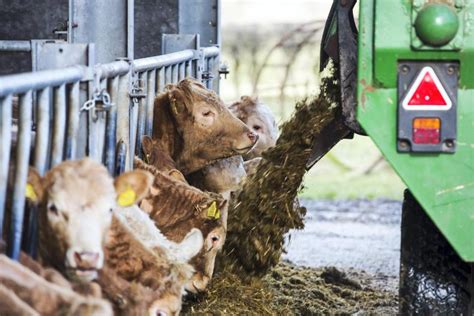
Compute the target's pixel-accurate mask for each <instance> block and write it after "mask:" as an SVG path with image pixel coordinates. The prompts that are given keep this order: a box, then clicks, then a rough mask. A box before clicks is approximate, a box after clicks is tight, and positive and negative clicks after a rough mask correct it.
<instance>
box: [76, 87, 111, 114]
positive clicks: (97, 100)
mask: <svg viewBox="0 0 474 316" xmlns="http://www.w3.org/2000/svg"><path fill="white" fill-rule="evenodd" d="M98 104H100V106H98ZM113 106H114V104H113V103H112V102H110V95H109V94H108V93H107V91H106V90H105V89H103V90H101V91H99V92H96V93H94V94H93V95H92V98H91V99H89V100H87V101H86V102H84V104H83V105H82V107H81V112H82V111H90V110H92V109H94V110H95V111H108V110H109V109H110V108H111V107H113Z"/></svg>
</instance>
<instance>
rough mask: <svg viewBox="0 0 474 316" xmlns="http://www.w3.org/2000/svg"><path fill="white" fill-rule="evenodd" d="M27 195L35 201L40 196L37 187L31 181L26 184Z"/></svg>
mask: <svg viewBox="0 0 474 316" xmlns="http://www.w3.org/2000/svg"><path fill="white" fill-rule="evenodd" d="M25 197H26V198H27V199H30V200H31V201H33V202H36V200H38V196H37V195H36V192H35V189H34V188H33V186H32V185H31V183H27V184H26V188H25Z"/></svg>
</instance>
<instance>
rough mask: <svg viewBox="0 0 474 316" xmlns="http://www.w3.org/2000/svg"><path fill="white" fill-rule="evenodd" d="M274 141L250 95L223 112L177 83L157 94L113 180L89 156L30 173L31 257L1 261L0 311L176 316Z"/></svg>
mask: <svg viewBox="0 0 474 316" xmlns="http://www.w3.org/2000/svg"><path fill="white" fill-rule="evenodd" d="M277 136H278V128H277V126H276V123H275V119H274V118H273V116H272V113H271V111H270V110H269V108H268V107H267V106H266V105H264V104H262V103H261V102H259V101H258V99H257V98H253V97H242V98H241V99H240V100H239V101H237V102H235V103H233V104H231V105H230V106H229V107H228V106H226V105H225V104H224V103H223V102H222V100H221V99H220V98H219V97H218V96H217V95H216V94H215V93H214V92H213V91H210V90H208V89H206V88H205V87H204V86H203V85H201V84H200V83H199V82H197V81H195V80H192V79H184V80H182V81H181V82H179V83H177V84H172V85H168V86H167V88H166V89H165V91H164V92H162V93H161V94H159V95H157V96H156V99H155V103H154V116H153V134H152V135H149V136H144V137H143V138H142V139H141V144H142V146H141V147H142V150H143V156H142V157H143V160H142V159H139V158H138V157H136V158H135V160H134V170H133V171H129V172H125V173H123V174H121V175H120V176H118V177H116V178H115V179H113V178H112V177H111V176H110V175H109V173H108V172H107V170H106V168H105V167H104V166H102V165H101V164H100V163H98V162H96V161H94V160H92V159H89V158H84V159H81V160H75V161H65V162H63V163H61V164H59V165H57V166H55V167H54V168H52V169H51V170H50V171H48V172H47V173H46V174H45V175H44V176H43V177H41V176H40V175H39V174H38V173H37V172H36V171H35V170H34V169H33V168H31V169H30V171H29V175H28V184H27V190H26V197H27V203H29V204H30V205H36V209H37V212H38V218H39V220H38V225H39V250H38V257H39V258H38V260H34V259H32V258H31V257H29V256H27V255H26V254H24V253H22V254H21V258H20V262H19V263H17V262H14V261H12V260H10V259H9V258H7V257H6V256H5V255H0V315H52V314H67V315H112V314H116V315H161V316H164V315H168V316H169V315H177V314H179V312H180V310H181V302H182V298H183V296H184V295H186V293H187V292H191V293H198V292H203V291H205V290H206V288H207V286H208V285H209V282H210V280H211V278H212V275H213V272H214V264H215V259H216V256H217V254H218V252H219V251H220V250H221V249H222V247H223V246H224V243H225V238H226V232H227V218H228V216H227V212H228V205H229V200H230V199H231V198H232V197H233V194H232V193H233V192H235V191H237V190H239V189H241V188H242V184H243V182H244V181H245V178H246V176H247V174H249V173H252V172H253V170H254V169H255V167H256V165H257V164H258V162H259V161H260V160H261V159H262V158H261V154H262V152H263V151H265V150H266V149H268V148H270V147H272V146H274V145H275V142H276V138H277ZM4 246H5V245H1V247H0V251H1V252H4V248H5V247H4ZM236 299H238V298H236Z"/></svg>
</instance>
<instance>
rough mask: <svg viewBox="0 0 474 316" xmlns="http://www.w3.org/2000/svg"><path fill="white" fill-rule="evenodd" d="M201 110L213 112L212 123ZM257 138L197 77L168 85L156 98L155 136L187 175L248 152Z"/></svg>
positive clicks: (180, 169)
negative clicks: (214, 162)
mask: <svg viewBox="0 0 474 316" xmlns="http://www.w3.org/2000/svg"><path fill="white" fill-rule="evenodd" d="M201 110H202V111H205V112H211V113H212V115H211V116H212V118H213V119H212V120H211V121H212V123H209V124H210V125H206V124H207V123H205V122H208V120H207V119H206V118H203V116H202V112H201ZM249 135H251V137H252V138H251V137H250V136H249ZM254 137H255V135H254V134H253V133H252V132H251V131H250V129H249V128H248V127H247V126H246V125H245V124H243V123H242V122H241V121H239V120H238V119H237V118H236V117H235V116H234V115H233V114H232V113H231V112H230V111H229V109H227V107H226V106H225V105H224V103H223V102H222V100H221V99H220V98H219V97H218V96H217V94H215V93H214V92H213V91H211V90H208V89H206V88H205V87H204V86H203V85H202V84H201V83H199V82H198V81H196V80H192V79H184V80H182V81H180V82H179V83H178V84H176V85H168V86H167V88H166V91H165V92H163V93H161V94H159V95H158V96H157V97H156V99H155V103H154V115H153V137H152V138H153V139H155V140H157V141H159V146H160V148H161V149H162V150H163V151H164V153H165V155H167V156H169V157H171V159H172V160H173V161H174V162H175V164H176V167H177V169H178V170H179V171H181V172H182V173H183V174H184V175H186V174H188V173H191V172H194V171H196V170H199V169H201V168H203V167H204V166H206V165H208V164H209V163H211V162H213V161H215V160H217V159H220V158H225V157H230V156H233V155H236V154H240V153H243V152H247V151H248V150H249V149H250V148H251V147H252V146H253V145H254V144H255V142H256V137H255V138H254Z"/></svg>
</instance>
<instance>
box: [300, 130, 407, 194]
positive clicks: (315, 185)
mask: <svg viewBox="0 0 474 316" xmlns="http://www.w3.org/2000/svg"><path fill="white" fill-rule="evenodd" d="M379 157H381V154H380V152H379V150H378V149H377V147H376V146H375V145H374V144H373V142H372V141H371V140H370V138H368V137H361V136H356V137H355V138H354V139H353V140H343V141H341V142H340V143H339V144H338V145H336V147H334V148H333V150H332V151H331V152H330V153H329V154H328V155H326V156H325V157H324V158H323V159H321V161H319V162H318V163H317V164H316V165H315V166H314V167H313V169H311V170H310V171H309V172H308V173H307V174H306V176H305V179H304V182H303V183H304V189H303V191H302V192H301V193H300V194H299V196H300V197H302V198H308V199H359V198H363V199H374V198H389V199H396V200H401V199H402V197H403V190H404V189H405V185H404V183H403V182H402V181H401V180H400V178H399V177H398V175H397V174H396V173H395V172H394V171H393V169H392V168H391V167H390V165H388V164H387V162H385V161H381V162H380V163H379V164H377V166H376V167H375V168H374V169H373V170H372V171H371V172H370V173H368V174H366V173H365V171H366V170H367V169H368V168H369V167H370V166H371V165H372V164H373V163H374V162H375V161H376V160H378V159H379Z"/></svg>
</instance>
